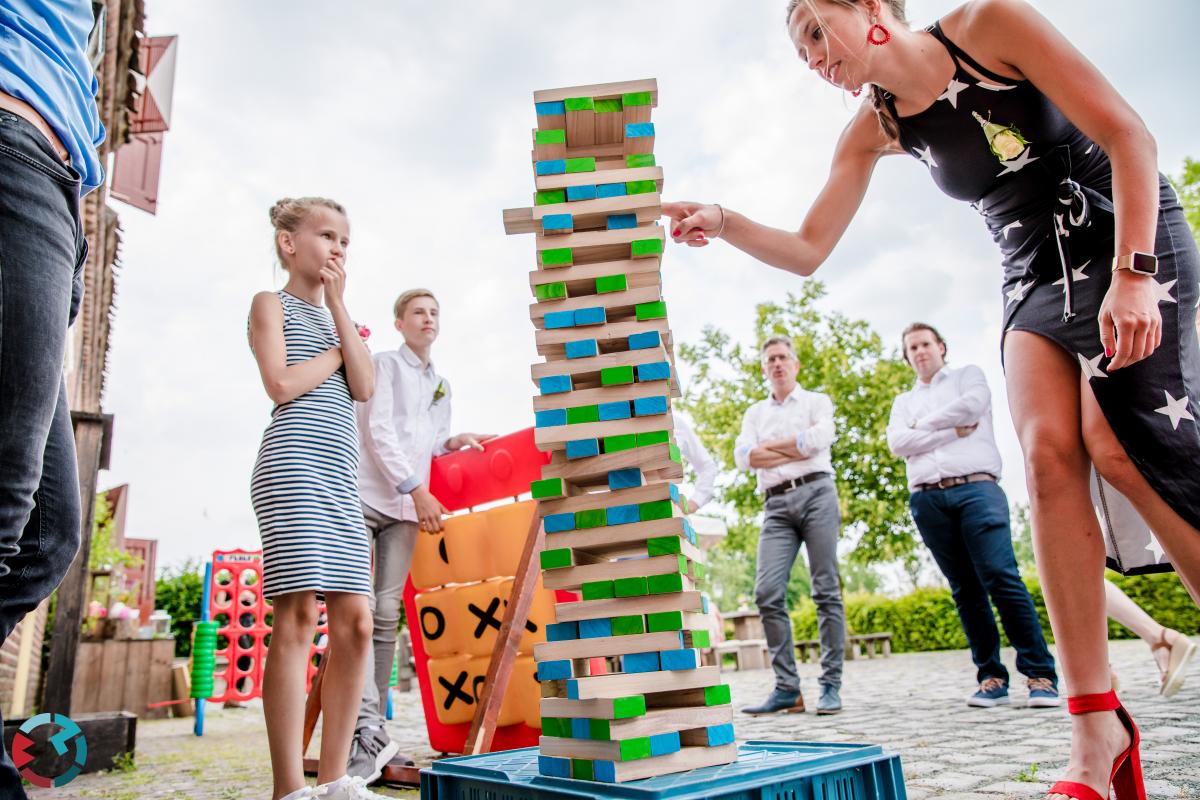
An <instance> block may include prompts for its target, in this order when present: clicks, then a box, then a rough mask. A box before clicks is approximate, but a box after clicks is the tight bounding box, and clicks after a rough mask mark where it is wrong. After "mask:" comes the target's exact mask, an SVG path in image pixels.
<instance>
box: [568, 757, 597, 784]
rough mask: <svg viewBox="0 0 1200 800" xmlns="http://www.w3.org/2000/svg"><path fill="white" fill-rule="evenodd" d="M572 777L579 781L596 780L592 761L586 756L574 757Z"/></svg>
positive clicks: (572, 760)
mask: <svg viewBox="0 0 1200 800" xmlns="http://www.w3.org/2000/svg"><path fill="white" fill-rule="evenodd" d="M571 777H572V778H574V779H575V780H577V781H594V780H595V779H596V777H595V772H594V771H593V770H592V762H591V761H589V760H588V759H586V758H572V759H571Z"/></svg>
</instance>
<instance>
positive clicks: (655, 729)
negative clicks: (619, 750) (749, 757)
mask: <svg viewBox="0 0 1200 800" xmlns="http://www.w3.org/2000/svg"><path fill="white" fill-rule="evenodd" d="M732 721H733V708H732V707H730V706H701V707H699V708H697V707H691V708H656V709H654V710H647V711H646V713H645V714H642V715H641V716H639V717H630V718H628V719H623V720H605V722H607V723H608V724H607V727H608V735H609V737H610V738H612V739H628V738H630V737H633V736H653V735H655V734H658V733H670V732H672V731H674V732H678V733H681V734H682V732H683V731H687V730H695V729H701V730H703V729H704V728H708V727H711V726H717V725H728V724H730V723H731V722H732Z"/></svg>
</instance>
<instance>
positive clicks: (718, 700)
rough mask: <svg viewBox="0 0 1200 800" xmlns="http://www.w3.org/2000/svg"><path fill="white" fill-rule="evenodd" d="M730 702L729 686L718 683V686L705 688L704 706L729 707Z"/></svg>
mask: <svg viewBox="0 0 1200 800" xmlns="http://www.w3.org/2000/svg"><path fill="white" fill-rule="evenodd" d="M729 702H730V696H729V684H727V683H718V684H717V685H716V686H706V687H705V688H704V705H706V706H724V705H728V704H729Z"/></svg>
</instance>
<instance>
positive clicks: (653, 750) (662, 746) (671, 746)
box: [650, 731, 680, 756]
mask: <svg viewBox="0 0 1200 800" xmlns="http://www.w3.org/2000/svg"><path fill="white" fill-rule="evenodd" d="M679 748H680V742H679V731H671V732H670V733H656V734H655V735H653V736H651V737H650V755H651V756H665V755H670V754H671V753H677V752H679Z"/></svg>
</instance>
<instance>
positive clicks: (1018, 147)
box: [971, 111, 1029, 161]
mask: <svg viewBox="0 0 1200 800" xmlns="http://www.w3.org/2000/svg"><path fill="white" fill-rule="evenodd" d="M971 116H973V117H974V118H975V121H976V122H978V123H979V125H980V127H982V128H983V135H984V137H985V138H986V139H987V142H988V147H990V148H991V150H992V152H993V153H995V154H996V158H998V159H1000V160H1001V161H1011V160H1012V159H1014V158H1016V157H1017V156H1019V155H1021V153H1024V152H1025V148H1026V147H1028V146H1029V142H1028V141H1027V140H1026V139H1025V137H1024V136H1022V135H1021V132H1020V131H1019V130H1017V129H1016V128H1015V127H1013V126H1012V125H997V124H996V123H994V122H992V121H991V118H990V117H989V118H988V119H984V118H983V117H981V116H979V113H978V112H975V111H972V112H971Z"/></svg>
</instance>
